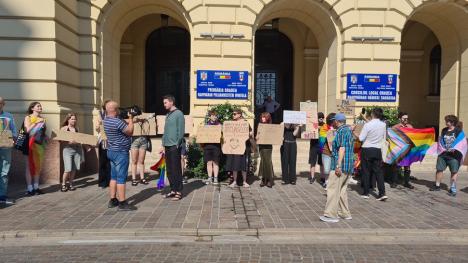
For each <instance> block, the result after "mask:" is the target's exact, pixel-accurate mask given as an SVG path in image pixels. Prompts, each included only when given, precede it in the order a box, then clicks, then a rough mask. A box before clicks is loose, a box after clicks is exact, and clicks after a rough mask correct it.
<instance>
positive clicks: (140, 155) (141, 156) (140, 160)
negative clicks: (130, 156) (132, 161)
mask: <svg viewBox="0 0 468 263" xmlns="http://www.w3.org/2000/svg"><path fill="white" fill-rule="evenodd" d="M145 157H146V150H145V149H140V150H139V151H138V168H139V169H140V180H143V179H145Z"/></svg>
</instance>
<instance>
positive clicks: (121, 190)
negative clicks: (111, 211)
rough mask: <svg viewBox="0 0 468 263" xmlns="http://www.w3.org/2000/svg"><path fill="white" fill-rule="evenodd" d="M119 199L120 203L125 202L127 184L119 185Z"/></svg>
mask: <svg viewBox="0 0 468 263" xmlns="http://www.w3.org/2000/svg"><path fill="white" fill-rule="evenodd" d="M117 199H118V200H119V202H123V201H125V184H117Z"/></svg>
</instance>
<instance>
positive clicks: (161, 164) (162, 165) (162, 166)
mask: <svg viewBox="0 0 468 263" xmlns="http://www.w3.org/2000/svg"><path fill="white" fill-rule="evenodd" d="M150 169H151V170H153V171H158V170H159V180H158V183H157V187H158V189H163V188H164V186H165V185H164V181H165V179H166V177H165V176H166V157H165V156H164V153H162V154H161V158H160V159H159V161H158V162H157V163H155V164H154V165H153V166H151V167H150Z"/></svg>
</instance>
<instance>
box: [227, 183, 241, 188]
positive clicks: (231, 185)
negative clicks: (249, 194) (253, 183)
mask: <svg viewBox="0 0 468 263" xmlns="http://www.w3.org/2000/svg"><path fill="white" fill-rule="evenodd" d="M229 187H231V188H236V187H239V186H238V185H237V183H236V182H233V183H232V184H230V185H229Z"/></svg>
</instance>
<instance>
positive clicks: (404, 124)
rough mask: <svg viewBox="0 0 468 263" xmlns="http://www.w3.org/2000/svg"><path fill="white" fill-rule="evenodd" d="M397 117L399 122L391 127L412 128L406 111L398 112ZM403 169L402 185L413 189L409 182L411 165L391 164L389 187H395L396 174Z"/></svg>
mask: <svg viewBox="0 0 468 263" xmlns="http://www.w3.org/2000/svg"><path fill="white" fill-rule="evenodd" d="M398 119H399V120H400V122H399V123H397V124H395V125H394V126H393V127H392V128H393V129H400V128H413V125H411V124H410V123H409V117H408V113H406V112H399V113H398ZM402 170H403V178H404V183H403V186H404V187H406V188H409V189H414V186H413V185H411V184H410V176H411V166H403V167H400V166H398V164H393V165H392V166H391V172H392V174H391V180H390V187H391V188H395V187H396V184H397V181H398V176H399V174H400V173H401V171H402Z"/></svg>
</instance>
